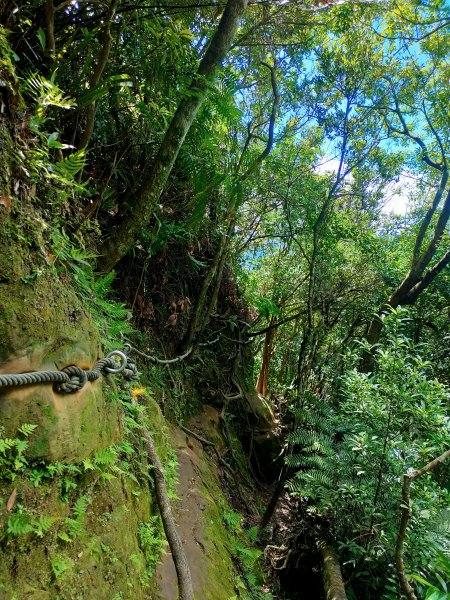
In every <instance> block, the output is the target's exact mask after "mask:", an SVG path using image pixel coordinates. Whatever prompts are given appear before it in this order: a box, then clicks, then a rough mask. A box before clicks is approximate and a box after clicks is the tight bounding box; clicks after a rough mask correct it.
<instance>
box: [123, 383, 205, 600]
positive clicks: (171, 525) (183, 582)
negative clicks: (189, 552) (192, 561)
mask: <svg viewBox="0 0 450 600" xmlns="http://www.w3.org/2000/svg"><path fill="white" fill-rule="evenodd" d="M130 396H131V403H132V405H133V406H137V402H136V400H135V399H134V398H133V396H132V395H131V394H130ZM141 435H142V437H143V439H144V444H145V450H146V452H147V454H148V457H149V460H150V462H151V464H152V466H153V476H154V481H155V492H156V500H157V502H158V508H159V512H160V514H161V520H162V524H163V527H164V532H165V534H166V538H167V541H168V542H169V547H170V551H171V553H172V559H173V563H174V565H175V570H176V572H177V579H178V598H179V600H194V590H193V587H192V578H191V571H190V569H189V563H188V561H187V558H186V553H185V551H184V548H183V543H182V541H181V539H180V536H179V535H178V531H177V527H176V525H175V519H174V517H173V513H172V509H171V507H170V500H169V497H168V495H167V486H166V480H165V478H164V473H163V468H162V464H161V461H160V460H159V456H158V453H157V451H156V448H155V444H154V443H153V438H152V436H151V435H150V433H149V431H148V430H147V429H146V428H145V427H144V426H141Z"/></svg>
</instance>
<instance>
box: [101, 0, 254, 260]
mask: <svg viewBox="0 0 450 600" xmlns="http://www.w3.org/2000/svg"><path fill="white" fill-rule="evenodd" d="M247 2H248V0H228V3H227V6H226V8H225V11H224V13H223V15H222V18H221V20H220V23H219V27H218V29H217V31H216V33H215V34H214V36H213V39H212V40H211V43H210V44H209V47H208V49H207V51H206V53H205V55H204V57H203V59H202V61H201V63H200V65H199V68H198V71H197V74H196V76H195V77H194V79H193V80H192V82H191V85H190V87H189V89H188V92H187V94H186V96H185V98H184V99H183V100H182V101H181V102H180V104H179V106H178V108H177V110H176V112H175V114H174V116H173V118H172V121H171V123H170V125H169V128H168V130H167V132H166V134H165V136H164V139H163V141H162V143H161V146H160V147H159V150H158V152H157V154H156V157H155V159H154V161H153V164H152V166H151V167H150V168H149V169H148V170H147V172H146V173H145V175H144V179H143V182H142V184H141V186H140V188H139V189H138V190H137V192H136V193H134V194H131V197H130V198H129V199H128V205H127V206H126V213H125V214H124V215H123V220H122V222H121V224H120V225H118V226H117V228H116V229H115V230H114V231H113V232H112V235H111V236H110V237H109V238H108V239H107V240H105V241H104V242H103V244H102V245H101V247H100V251H99V254H100V257H99V260H98V269H99V271H102V272H106V271H110V270H111V269H112V268H113V267H114V265H115V264H116V263H117V262H118V261H119V260H120V259H121V258H122V257H123V256H125V254H127V252H128V251H129V250H130V248H131V247H132V246H133V244H134V243H135V242H136V240H137V238H138V236H139V232H140V231H141V228H142V227H143V226H144V225H146V224H147V223H148V222H149V220H150V217H151V215H152V211H153V209H154V207H155V205H156V203H157V202H158V200H159V197H160V195H161V193H162V191H163V189H164V186H165V184H166V182H167V179H168V177H169V175H170V172H171V171H172V167H173V165H174V163H175V160H176V158H177V156H178V153H179V151H180V149H181V147H182V145H183V142H184V140H185V137H186V135H187V133H188V131H189V129H190V128H191V125H192V123H193V121H194V119H195V117H196V115H197V112H198V110H199V108H200V106H201V105H202V103H203V101H204V99H205V97H206V93H207V89H208V82H209V81H210V80H211V79H212V78H213V76H214V74H215V72H216V70H217V68H218V67H219V66H220V64H221V62H222V60H223V59H224V57H225V55H226V53H227V51H228V50H229V48H230V46H231V44H232V42H233V39H234V37H235V35H236V31H237V27H238V24H239V21H240V19H241V17H242V16H243V14H244V11H245V9H246V6H247Z"/></svg>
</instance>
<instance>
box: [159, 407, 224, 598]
mask: <svg viewBox="0 0 450 600" xmlns="http://www.w3.org/2000/svg"><path fill="white" fill-rule="evenodd" d="M214 418H215V414H214V409H211V408H209V407H208V408H206V409H205V412H204V413H203V415H201V416H200V417H197V418H196V419H195V423H194V424H192V425H191V426H192V427H195V429H196V431H200V430H202V431H205V430H206V431H208V428H209V427H210V425H211V419H214ZM203 435H207V434H203ZM172 439H173V443H174V446H175V449H176V452H177V455H178V460H179V466H180V468H179V483H178V486H177V489H176V493H177V496H178V500H177V501H175V502H173V508H174V512H175V517H176V521H177V526H178V533H179V535H180V538H181V540H182V542H183V544H184V547H185V551H186V555H187V558H188V562H189V566H190V569H191V575H192V583H193V587H194V593H195V596H196V598H198V600H209V599H210V600H228V599H229V598H230V597H231V596H233V595H234V594H235V591H234V569H233V563H232V557H231V552H230V547H229V544H228V540H227V533H226V530H225V529H224V526H223V523H222V513H221V508H220V502H219V498H221V492H220V490H219V487H218V480H217V467H216V465H215V464H214V463H213V462H212V461H211V460H210V458H209V457H208V455H207V454H206V452H204V450H203V447H202V445H201V443H200V442H198V441H197V440H195V439H194V438H192V437H190V436H188V435H186V434H185V433H184V432H183V431H181V430H180V429H178V428H173V429H172ZM156 582H157V586H158V589H157V592H156V596H155V600H156V599H158V600H177V577H176V573H175V567H174V565H173V561H172V557H171V555H170V553H169V552H167V554H166V555H165V556H164V557H163V560H162V563H161V564H160V565H159V566H158V568H157V572H156Z"/></svg>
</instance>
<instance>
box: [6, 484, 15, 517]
mask: <svg viewBox="0 0 450 600" xmlns="http://www.w3.org/2000/svg"><path fill="white" fill-rule="evenodd" d="M16 499H17V488H14V489H13V491H12V494H11V496H10V497H9V498H8V502H7V503H6V510H7V511H9V512H11V511H12V509H13V508H14V506H15V504H16Z"/></svg>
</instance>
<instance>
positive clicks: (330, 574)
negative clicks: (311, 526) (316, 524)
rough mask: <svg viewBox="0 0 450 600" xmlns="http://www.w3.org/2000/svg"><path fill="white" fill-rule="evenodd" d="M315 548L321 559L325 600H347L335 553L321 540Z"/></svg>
mask: <svg viewBox="0 0 450 600" xmlns="http://www.w3.org/2000/svg"><path fill="white" fill-rule="evenodd" d="M317 547H318V549H319V552H320V556H321V558H322V573H323V580H324V588H325V593H326V595H327V600H347V594H346V593H345V586H344V581H343V579H342V573H341V567H340V565H339V559H338V556H337V554H336V552H335V551H334V549H333V548H331V546H329V545H328V544H327V543H326V542H324V541H323V540H320V541H319V542H318V543H317Z"/></svg>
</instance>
